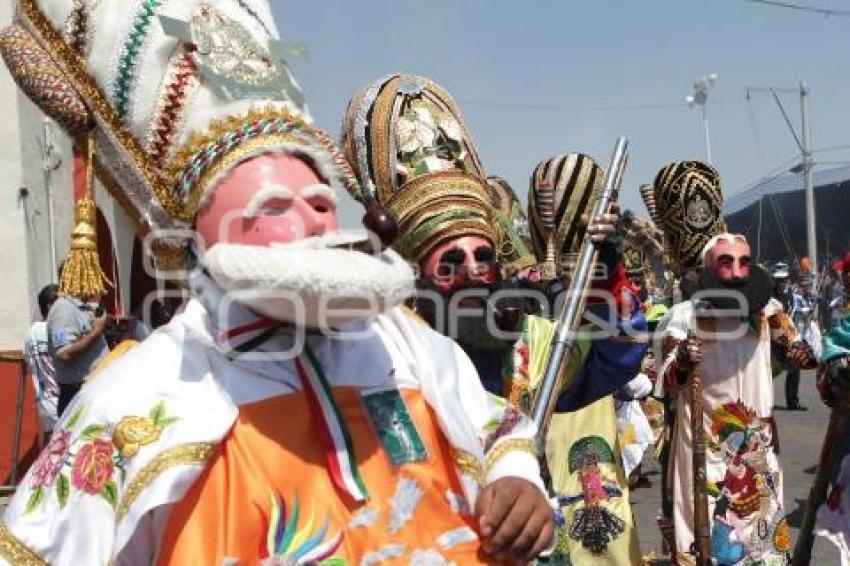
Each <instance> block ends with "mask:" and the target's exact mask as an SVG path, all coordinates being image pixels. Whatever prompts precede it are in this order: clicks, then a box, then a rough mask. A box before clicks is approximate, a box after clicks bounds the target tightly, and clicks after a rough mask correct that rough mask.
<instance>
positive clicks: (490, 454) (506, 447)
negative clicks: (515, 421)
mask: <svg viewBox="0 0 850 566" xmlns="http://www.w3.org/2000/svg"><path fill="white" fill-rule="evenodd" d="M511 452H525V453H527V454H531V455H532V456H534V457H535V458H537V443H536V442H534V440H532V439H531V438H510V439H508V440H503V441H502V442H498V443H496V444H495V445H494V446H493V447H492V448H490V450H488V451H487V454H485V456H484V470H485V472H486V473H487V474H489V473H490V472H491V471H492V470H493V468H494V467H495V466H496V463H497V462H498V461H499V460H501V459H502V458H503V457H504V456H506V455H507V454H509V453H511Z"/></svg>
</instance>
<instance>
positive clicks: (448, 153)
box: [395, 99, 471, 177]
mask: <svg viewBox="0 0 850 566" xmlns="http://www.w3.org/2000/svg"><path fill="white" fill-rule="evenodd" d="M395 141H396V144H397V147H398V149H399V156H400V157H401V161H402V162H403V165H402V164H400V167H404V168H405V169H406V170H407V171H408V172H409V174H410V175H411V176H412V177H418V176H419V175H424V174H425V173H433V172H435V171H442V170H445V169H461V170H464V171H469V170H470V168H471V167H470V166H469V165H468V164H467V160H468V158H469V153H468V152H467V150H466V148H465V147H464V140H463V129H462V127H461V125H460V123H459V122H458V121H457V119H456V118H455V117H454V116H452V115H451V114H450V113H448V112H444V111H442V110H440V109H439V108H437V106H436V105H434V104H433V103H432V102H430V101H426V100H422V99H420V100H415V101H413V102H411V104H410V106H409V107H408V108H407V109H406V110H405V111H404V113H403V114H402V115H401V116H400V117H399V119H398V124H397V128H396V140H395Z"/></svg>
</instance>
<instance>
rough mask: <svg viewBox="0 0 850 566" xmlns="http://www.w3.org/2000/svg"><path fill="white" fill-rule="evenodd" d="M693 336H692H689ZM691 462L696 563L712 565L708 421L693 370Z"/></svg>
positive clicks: (699, 380) (700, 381) (695, 367)
mask: <svg viewBox="0 0 850 566" xmlns="http://www.w3.org/2000/svg"><path fill="white" fill-rule="evenodd" d="M690 338H691V336H689V339H690ZM690 377H691V464H692V466H693V481H694V539H695V540H694V549H695V551H696V564H697V566H710V565H711V523H710V522H709V516H708V491H707V487H706V484H707V482H708V475H707V472H706V463H705V444H706V443H705V420H704V417H703V415H704V412H705V410H704V408H703V396H702V378H701V377H700V374H699V369H698V368H697V366H696V365H695V366H694V367H693V369H692V370H691V376H690Z"/></svg>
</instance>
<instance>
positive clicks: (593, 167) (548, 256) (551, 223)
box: [528, 153, 605, 276]
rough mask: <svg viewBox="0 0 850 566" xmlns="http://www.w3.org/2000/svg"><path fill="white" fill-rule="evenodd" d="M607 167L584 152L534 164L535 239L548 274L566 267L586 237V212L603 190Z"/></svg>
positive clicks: (532, 224) (530, 197)
mask: <svg viewBox="0 0 850 566" xmlns="http://www.w3.org/2000/svg"><path fill="white" fill-rule="evenodd" d="M604 182H605V171H603V170H602V168H601V167H600V166H599V165H598V164H597V163H596V162H595V161H594V160H593V159H592V158H590V157H588V156H587V155H584V154H581V153H570V154H567V155H558V156H555V157H552V158H550V159H547V160H546V161H543V162H541V163H539V164H538V165H537V167H535V168H534V172H533V173H532V175H531V186H530V187H529V190H528V217H529V228H530V231H531V243H532V245H533V247H534V253H535V254H536V255H537V259H538V261H540V262H542V263H543V266H544V267H543V272H544V275H550V276H551V275H554V272H553V271H554V270H557V271H563V270H564V269H565V268H566V267H567V266H568V264H569V261H570V258H571V257H572V256H574V255H575V254H576V253H578V251H579V248H580V247H581V243H582V240H583V239H584V228H582V227H581V225H580V218H581V215H582V214H585V213H589V212H590V211H592V209H593V206H594V205H595V204H596V201H597V199H599V196H600V195H601V194H602V191H603V189H604Z"/></svg>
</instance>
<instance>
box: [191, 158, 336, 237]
mask: <svg viewBox="0 0 850 566" xmlns="http://www.w3.org/2000/svg"><path fill="white" fill-rule="evenodd" d="M195 226H196V230H197V233H198V236H199V237H200V242H199V243H200V244H201V248H202V249H208V248H210V247H212V246H213V245H215V244H217V243H219V242H224V243H231V244H245V245H252V246H268V245H269V244H271V243H288V242H294V241H296V240H301V239H303V238H309V237H313V236H320V235H323V234H326V233H328V232H334V231H336V230H337V229H338V224H337V217H336V196H335V194H334V191H333V189H332V188H331V187H329V186H328V185H327V183H326V182H325V181H324V180H323V179H321V178H320V177H319V175H318V174H317V173H316V171H315V170H314V169H313V168H312V167H311V166H310V165H309V164H308V163H307V162H306V161H305V160H304V159H302V158H300V157H297V156H294V155H290V154H286V153H270V154H265V155H260V156H257V157H253V158H251V159H249V160H247V161H245V162H243V163H241V164H239V165H237V166H236V167H234V168H233V169H232V170H231V171H230V172H228V173H227V175H225V176H224V178H223V179H222V180H221V181H220V182H219V183H218V184H217V185H216V187H215V188H214V189H213V190H212V193H211V194H210V195H208V197H207V199H206V202H204V203H203V205H202V206H201V207H200V210H199V211H198V215H197V219H196V224H195Z"/></svg>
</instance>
